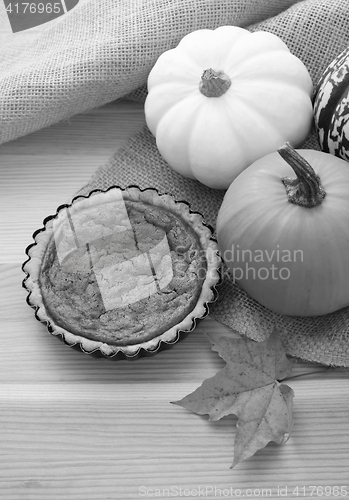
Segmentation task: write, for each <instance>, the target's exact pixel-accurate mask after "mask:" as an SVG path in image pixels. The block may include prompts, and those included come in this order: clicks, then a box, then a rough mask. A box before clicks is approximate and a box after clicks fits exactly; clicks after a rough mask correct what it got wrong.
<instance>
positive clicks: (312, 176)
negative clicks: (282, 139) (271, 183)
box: [278, 142, 326, 208]
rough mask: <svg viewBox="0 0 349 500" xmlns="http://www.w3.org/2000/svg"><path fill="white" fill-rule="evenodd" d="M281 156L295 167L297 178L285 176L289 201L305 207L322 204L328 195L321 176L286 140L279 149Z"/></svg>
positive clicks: (284, 181)
mask: <svg viewBox="0 0 349 500" xmlns="http://www.w3.org/2000/svg"><path fill="white" fill-rule="evenodd" d="M278 153H279V154H280V156H281V157H282V158H283V159H284V160H285V161H286V162H287V163H288V164H289V165H290V166H291V167H292V168H293V170H294V172H295V174H296V176H297V177H296V178H292V177H283V178H282V179H281V180H282V182H283V184H284V186H285V189H286V193H287V196H288V201H289V202H290V203H294V204H295V205H300V206H302V207H305V208H313V207H316V206H318V205H320V204H321V203H322V202H323V199H324V198H325V196H326V192H325V190H324V188H323V187H322V185H321V180H320V177H319V176H318V175H317V174H316V172H315V170H314V169H313V167H312V166H311V165H310V164H309V163H308V162H307V161H306V160H305V158H303V156H301V155H300V154H299V153H297V151H296V150H295V149H293V147H292V146H291V145H290V144H289V143H288V142H286V144H285V145H284V146H282V147H281V148H279V149H278Z"/></svg>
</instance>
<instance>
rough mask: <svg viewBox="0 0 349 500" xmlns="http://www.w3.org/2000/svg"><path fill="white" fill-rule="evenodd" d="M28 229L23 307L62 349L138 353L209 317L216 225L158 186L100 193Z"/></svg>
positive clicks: (216, 258) (215, 272)
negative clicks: (74, 347)
mask: <svg viewBox="0 0 349 500" xmlns="http://www.w3.org/2000/svg"><path fill="white" fill-rule="evenodd" d="M44 224H45V225H44V228H42V229H41V230H39V231H37V232H36V233H34V240H35V243H34V244H32V245H30V246H29V247H28V249H27V254H28V257H29V258H28V260H27V261H26V262H25V263H24V265H23V270H24V272H25V273H26V274H27V277H26V279H25V280H24V282H23V285H24V286H25V288H26V289H27V290H28V291H29V292H30V293H29V295H28V298H27V302H28V303H29V305H31V306H32V307H34V308H35V309H36V317H37V319H39V320H40V321H42V322H46V324H47V326H48V328H49V331H50V332H51V333H53V334H54V335H60V336H62V338H63V340H64V341H65V342H66V343H67V344H68V345H71V346H72V345H76V344H79V345H80V347H81V349H82V350H83V351H85V352H88V353H91V352H94V351H96V350H99V351H101V353H102V354H104V355H105V356H114V355H116V354H117V353H122V354H124V355H126V356H130V357H133V356H136V355H137V354H139V352H140V350H142V349H143V350H145V351H148V352H154V351H157V350H158V349H159V347H160V345H161V343H175V342H176V341H177V340H178V339H179V333H180V332H183V331H190V330H192V329H193V328H194V327H195V321H196V319H198V318H202V317H204V316H205V315H206V314H207V311H208V308H207V304H208V303H209V302H212V301H213V300H215V298H216V289H215V286H216V285H217V284H218V283H219V281H220V273H219V267H220V264H221V260H220V257H219V255H218V248H217V243H216V241H215V240H214V239H213V238H212V230H211V229H210V228H209V227H208V226H206V225H205V224H204V222H203V218H202V216H201V215H200V214H198V213H196V212H192V211H191V210H190V208H189V205H188V204H187V203H185V202H177V201H175V200H174V198H173V197H171V196H170V195H167V194H164V195H159V194H158V192H157V191H156V190H154V189H146V190H144V191H142V190H140V189H139V188H137V187H129V188H127V189H121V188H118V187H113V188H110V189H108V190H107V191H100V190H96V191H93V192H92V193H90V195H89V196H88V197H84V196H79V197H77V198H75V199H74V200H73V202H72V203H71V204H70V205H66V206H62V207H60V208H59V209H58V211H57V213H56V215H54V216H51V217H48V218H47V219H46V220H45V221H44Z"/></svg>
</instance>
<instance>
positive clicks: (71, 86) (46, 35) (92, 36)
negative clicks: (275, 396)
mask: <svg viewBox="0 0 349 500" xmlns="http://www.w3.org/2000/svg"><path fill="white" fill-rule="evenodd" d="M5 16H6V13H5V11H4V7H3V3H2V2H1V3H0V23H6V17H5ZM221 25H238V26H242V27H246V28H248V29H250V30H251V31H255V30H266V31H270V32H272V33H275V34H276V35H278V36H280V38H282V39H283V41H284V42H285V43H286V44H287V45H288V47H289V49H290V50H291V52H292V53H294V54H295V55H296V56H298V57H299V58H300V59H301V60H302V61H303V62H304V64H305V65H306V66H307V68H308V70H309V73H310V75H311V77H312V79H313V82H314V84H315V83H316V82H317V80H318V78H319V76H320V75H321V73H322V71H323V70H324V69H325V67H326V66H327V64H328V63H329V62H330V61H331V60H332V59H333V58H334V57H335V56H336V55H337V54H338V53H339V52H341V51H342V50H343V49H344V48H345V47H346V46H347V45H348V44H349V2H348V0H305V1H302V2H296V1H294V0H293V1H292V0H123V1H122V0H118V1H116V0H104V1H97V0H90V1H89V2H87V3H85V4H84V5H82V6H81V7H79V6H78V7H76V8H75V9H74V10H72V11H71V12H70V13H69V14H67V15H66V16H64V17H63V18H62V20H60V21H57V22H55V24H53V25H51V26H50V27H49V28H48V29H47V30H45V31H44V32H43V33H39V34H38V35H35V36H33V35H31V36H29V34H28V35H26V34H25V33H20V34H16V35H14V34H6V33H5V34H3V35H2V36H0V144H1V143H3V142H6V141H9V140H11V139H15V138H17V137H19V136H21V135H24V134H27V133H29V132H33V131H34V130H38V129H40V128H42V127H45V126H48V125H50V124H52V123H55V122H57V121H60V120H62V119H67V118H69V117H70V116H72V115H74V114H76V113H81V112H84V111H87V110H88V109H91V108H94V107H97V106H101V105H103V104H105V103H107V102H110V101H113V100H115V99H119V98H128V99H130V98H132V99H138V100H144V98H145V95H146V79H147V76H148V74H149V71H150V69H151V68H152V66H153V65H154V63H155V61H156V59H157V58H158V56H159V55H160V54H161V53H162V52H164V51H165V50H168V49H170V48H173V47H175V46H176V45H177V43H178V42H179V40H180V39H181V38H182V37H183V36H184V35H186V34H187V33H189V32H191V31H193V30H195V29H200V28H211V29H213V28H216V27H218V26H221ZM303 147H308V148H316V149H318V145H317V141H316V139H315V137H314V134H313V133H312V134H311V135H310V136H309V138H308V139H307V140H306V142H305V144H304V145H303ZM129 184H137V185H138V186H140V187H141V188H145V187H155V188H157V189H158V190H159V191H161V192H168V193H171V194H172V195H174V196H175V197H176V198H177V199H178V200H187V201H188V202H190V204H191V207H192V209H193V210H197V211H200V212H201V213H202V214H203V215H204V217H205V220H206V222H207V223H208V224H210V225H212V226H213V227H214V226H215V220H216V216H217V213H218V210H219V207H220V204H221V202H222V199H223V195H224V193H223V192H222V191H217V190H212V189H209V188H207V187H205V186H203V185H201V184H200V183H198V182H196V181H192V180H188V179H185V178H183V177H181V176H180V175H179V174H177V173H175V172H174V171H172V169H170V168H169V166H168V165H167V164H166V163H165V162H164V161H163V160H162V158H161V157H160V155H159V153H158V151H157V148H156V144H155V141H154V138H153V137H152V136H151V134H150V132H149V131H148V130H147V129H144V130H143V131H141V132H140V133H139V134H137V135H136V136H134V137H132V138H131V139H130V140H129V142H128V143H127V144H126V146H125V147H124V148H123V149H122V150H121V151H117V152H116V153H115V155H114V157H113V158H111V159H110V161H109V162H108V164H106V165H103V166H102V167H100V168H99V169H98V170H97V172H96V174H95V176H94V177H93V179H91V182H89V183H88V185H86V186H84V187H83V188H82V190H81V193H83V194H86V193H88V192H89V191H90V190H91V189H95V188H107V187H109V186H111V185H119V186H121V187H124V186H126V185H129ZM210 313H211V315H212V316H213V317H214V318H215V319H217V320H218V321H220V322H222V323H224V324H226V325H228V326H230V327H232V328H235V329H237V330H239V331H240V332H241V333H242V334H244V335H247V336H249V337H250V338H253V339H256V340H262V339H264V338H265V337H266V336H267V335H269V333H270V330H271V327H272V325H273V324H275V323H276V325H277V326H278V328H279V329H280V331H281V334H282V338H283V342H284V345H285V348H286V350H287V352H288V353H289V354H290V355H292V356H296V357H299V358H302V359H305V360H309V361H315V362H320V363H323V364H326V365H335V366H342V367H348V366H349V308H346V309H343V310H341V311H338V312H336V313H334V314H329V315H326V316H321V317H316V318H292V317H283V316H279V315H276V314H274V313H272V312H270V311H268V310H266V309H265V308H263V307H262V306H260V305H259V304H257V303H256V302H255V301H253V300H252V299H251V298H249V297H248V296H247V295H246V294H245V293H244V292H243V291H242V290H241V289H240V288H239V287H238V286H237V285H235V284H234V283H232V282H231V281H230V280H229V279H228V278H227V277H225V279H224V280H223V283H222V284H221V285H220V287H219V298H218V300H217V301H216V302H215V303H214V304H211V306H210Z"/></svg>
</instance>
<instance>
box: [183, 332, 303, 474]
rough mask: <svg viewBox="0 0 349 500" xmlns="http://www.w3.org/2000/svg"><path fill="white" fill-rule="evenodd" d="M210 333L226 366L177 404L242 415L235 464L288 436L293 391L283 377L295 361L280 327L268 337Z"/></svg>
mask: <svg viewBox="0 0 349 500" xmlns="http://www.w3.org/2000/svg"><path fill="white" fill-rule="evenodd" d="M208 338H209V340H210V342H211V344H212V350H213V351H216V352H217V353H218V354H219V356H221V358H223V359H224V361H225V362H226V366H225V367H224V368H223V369H222V370H220V371H219V372H218V373H217V374H216V375H215V376H214V377H211V378H209V379H206V380H205V381H204V382H203V383H202V385H201V386H200V387H198V388H197V389H196V390H195V391H194V392H192V393H191V394H189V395H188V396H185V397H184V398H183V399H182V400H180V401H175V402H174V404H177V405H179V406H183V407H184V408H187V409H188V410H191V411H193V412H194V413H197V414H198V415H205V414H208V415H209V418H210V420H219V419H221V418H222V417H224V416H226V415H230V414H233V415H236V416H237V417H238V422H237V428H238V430H237V433H236V436H235V443H234V462H233V465H232V467H234V466H235V465H236V464H237V463H239V462H241V461H242V460H245V459H246V458H248V457H250V456H252V455H253V454H254V453H255V452H256V451H257V450H259V449H260V448H263V447H264V446H266V445H267V444H268V443H269V442H270V441H275V442H276V443H278V444H281V443H283V442H286V441H287V439H288V437H289V435H290V433H291V429H292V423H293V396H294V394H293V390H292V389H291V388H290V387H289V386H287V385H285V384H280V382H279V381H280V380H282V379H284V378H286V377H287V376H288V375H289V374H290V373H291V370H292V366H293V361H291V360H290V359H288V358H287V356H286V354H285V351H284V349H283V347H282V344H281V341H280V337H279V334H278V331H277V329H276V328H274V330H273V332H272V334H271V335H270V336H269V338H268V339H267V340H265V341H263V342H255V341H253V340H250V339H248V338H241V337H240V338H234V337H229V336H228V335H215V336H214V337H213V336H210V335H208Z"/></svg>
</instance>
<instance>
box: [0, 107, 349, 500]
mask: <svg viewBox="0 0 349 500" xmlns="http://www.w3.org/2000/svg"><path fill="white" fill-rule="evenodd" d="M143 125H144V113H143V106H142V105H141V104H138V103H131V102H115V103H111V104H108V105H106V106H104V107H102V108H100V109H96V110H94V111H91V112H88V113H85V114H83V115H79V116H75V117H73V118H72V119H70V120H69V121H66V122H62V123H58V124H56V125H53V126H51V127H49V128H46V129H43V130H41V131H38V132H35V133H32V134H30V135H28V136H26V137H22V138H19V139H17V140H15V141H12V142H9V143H6V144H3V145H1V146H0V168H1V188H0V189H1V198H0V204H1V207H0V210H1V211H0V214H1V216H0V217H1V220H0V231H1V232H0V259H1V260H0V266H1V267H0V269H1V281H0V287H1V288H0V289H1V296H0V298H1V300H0V308H1V310H0V334H1V363H0V498H1V500H29V499H30V500H63V499H66V500H69V499H72V500H73V499H74V500H77V499H79V500H80V499H81V500H116V499H120V500H121V499H122V500H126V499H137V498H162V499H164V498H171V497H173V498H176V497H177V498H200V497H201V498H203V497H205V498H211V499H214V498H239V497H240V498H272V499H276V498H290V499H291V498H294V499H297V498H317V497H326V498H343V497H345V496H349V452H348V449H349V383H348V373H345V372H344V371H343V370H340V369H336V370H331V371H325V370H324V368H323V367H321V366H316V365H312V364H310V363H304V362H297V364H296V367H295V370H294V373H295V374H296V375H297V374H298V375H299V374H301V373H308V375H307V376H304V377H298V378H294V379H290V380H289V381H288V382H287V383H288V385H290V386H291V387H292V389H293V390H294V392H295V400H294V405H295V406H294V414H295V422H294V428H293V432H292V434H291V437H290V439H289V441H288V442H287V443H286V444H284V445H282V446H278V445H275V444H269V445H268V446H267V447H266V448H264V449H262V450H260V451H259V452H257V454H256V455H255V456H253V457H252V458H250V459H248V460H247V461H245V462H242V463H240V464H239V465H237V467H236V468H234V469H230V465H231V463H232V460H233V452H234V436H235V433H236V427H235V424H236V418H235V417H233V416H231V417H225V418H223V419H222V420H221V421H219V422H209V421H208V419H207V418H206V417H199V416H197V415H195V414H193V413H191V412H189V411H187V410H185V409H183V408H181V407H179V406H175V405H172V404H170V402H171V401H175V400H179V399H181V398H182V397H183V396H185V395H186V394H188V393H189V392H191V391H192V390H194V389H195V388H196V387H198V386H199V385H200V384H201V382H202V381H203V380H204V379H205V378H207V377H209V376H212V375H214V374H215V373H216V372H217V371H218V370H219V369H220V368H221V367H223V366H224V363H223V361H222V360H221V359H220V358H219V357H218V355H217V354H216V353H214V352H213V351H211V348H210V344H209V341H208V340H207V338H206V336H205V332H219V331H224V329H225V327H224V326H222V325H219V324H218V323H216V322H215V321H214V320H212V319H211V318H210V317H208V318H207V319H205V320H204V321H203V322H202V323H201V324H200V326H198V327H197V328H196V330H195V331H194V332H192V333H191V334H190V335H189V336H187V337H186V338H185V339H183V341H181V342H179V343H178V344H177V345H175V346H174V347H172V348H171V349H169V350H166V351H163V352H160V353H158V354H157V355H156V356H154V357H151V358H141V359H139V360H136V361H127V360H119V361H112V360H107V359H104V358H99V359H96V358H93V357H90V356H88V355H86V354H83V353H82V352H78V351H76V350H74V349H71V348H69V347H67V346H66V345H64V344H63V343H62V342H59V341H58V340H57V339H56V338H54V337H52V336H51V335H49V334H48V332H47V331H46V328H45V327H44V326H43V325H42V324H40V323H39V322H38V321H37V320H36V319H35V318H34V314H33V310H32V309H31V308H30V307H29V306H28V305H27V304H26V302H25V299H26V292H25V290H24V289H22V286H21V281H22V279H23V277H24V276H23V273H22V271H21V264H22V262H23V261H24V260H25V253H24V251H25V248H26V246H27V245H28V244H30V243H31V241H32V233H33V232H34V231H35V230H36V229H37V228H39V227H41V226H42V221H43V219H44V218H45V217H46V216H47V215H49V214H52V213H54V212H55V210H56V208H57V207H58V206H59V205H61V204H62V203H65V202H68V201H69V200H70V199H71V197H72V196H73V195H74V194H75V192H76V191H77V190H78V189H79V188H80V187H81V186H82V185H84V184H85V183H86V182H87V181H88V180H89V178H90V176H91V175H92V174H93V172H94V171H95V169H96V168H97V167H98V166H99V165H101V164H103V163H105V162H106V161H107V160H108V158H109V157H110V156H111V154H112V153H114V152H115V151H116V150H117V149H118V148H119V147H120V146H121V145H122V144H123V143H124V141H126V139H127V138H128V137H129V136H130V135H132V134H133V133H135V132H136V131H137V130H139V129H140V128H141V127H142V126H143ZM326 487H327V488H326ZM335 487H337V488H335Z"/></svg>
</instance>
